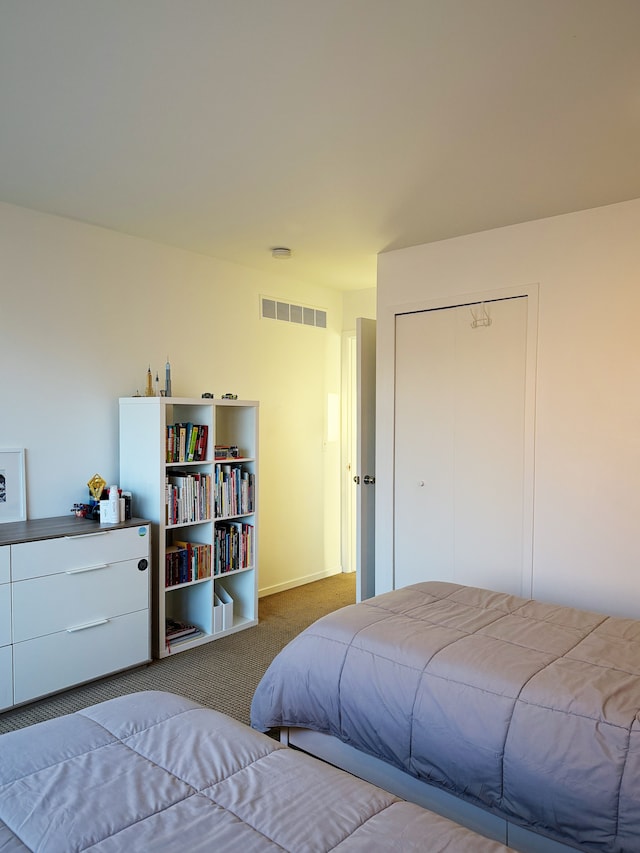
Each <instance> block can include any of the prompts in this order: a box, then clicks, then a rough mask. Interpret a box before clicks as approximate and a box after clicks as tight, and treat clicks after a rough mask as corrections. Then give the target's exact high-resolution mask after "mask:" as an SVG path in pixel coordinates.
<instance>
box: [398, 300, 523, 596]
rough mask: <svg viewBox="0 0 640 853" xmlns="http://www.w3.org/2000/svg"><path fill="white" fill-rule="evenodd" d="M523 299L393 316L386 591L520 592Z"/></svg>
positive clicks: (521, 578) (521, 550) (521, 577)
mask: <svg viewBox="0 0 640 853" xmlns="http://www.w3.org/2000/svg"><path fill="white" fill-rule="evenodd" d="M526 365H527V297H526V296H523V297H518V298H513V299H503V300H495V301H491V302H487V303H477V304H474V305H464V306H458V307H453V308H445V309H438V310H431V311H418V312H415V313H409V314H399V315H398V316H397V317H396V376H395V448H394V586H395V587H402V586H406V585H407V584H410V583H416V582H418V581H422V580H448V581H453V582H455V583H462V584H469V585H472V586H481V587H487V588H490V589H497V590H501V591H504V592H510V593H513V594H518V595H520V594H526V592H527V590H526V589H523V542H524V541H525V539H526V536H527V535H528V534H526V535H525V532H524V529H523V525H524V524H525V523H526V524H529V523H530V519H526V521H525V520H524V519H523V515H524V512H525V508H527V507H528V506H529V502H528V500H527V499H526V497H525V494H524V488H525V476H524V469H525V464H524V460H525V402H526Z"/></svg>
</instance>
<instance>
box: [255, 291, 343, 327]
mask: <svg viewBox="0 0 640 853" xmlns="http://www.w3.org/2000/svg"><path fill="white" fill-rule="evenodd" d="M260 316H261V317H262V319H263V320H284V322H285V323H296V324H297V325H299V326H315V327H316V328H317V329H326V328H327V312H326V310H325V309H324V308H312V307H311V306H310V305H300V304H298V303H290V302H282V301H281V300H280V299H273V298H271V297H269V296H261V297H260Z"/></svg>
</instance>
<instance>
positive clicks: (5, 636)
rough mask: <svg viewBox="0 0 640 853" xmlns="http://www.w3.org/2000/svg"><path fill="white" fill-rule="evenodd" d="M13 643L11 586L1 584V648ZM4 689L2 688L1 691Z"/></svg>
mask: <svg viewBox="0 0 640 853" xmlns="http://www.w3.org/2000/svg"><path fill="white" fill-rule="evenodd" d="M10 642H11V586H10V585H9V584H8V583H3V584H0V647H2V646H8V645H9V643H10ZM1 690H2V687H0V691H1Z"/></svg>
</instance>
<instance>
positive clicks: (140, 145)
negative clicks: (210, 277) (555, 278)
mask: <svg viewBox="0 0 640 853" xmlns="http://www.w3.org/2000/svg"><path fill="white" fill-rule="evenodd" d="M0 121H1V126H0V127H1V129H0V201H5V202H9V203H13V204H18V205H22V206H25V207H30V208H34V209H37V210H41V211H46V212H49V213H54V214H60V215H63V216H67V217H72V218H74V219H79V220H83V221H86V222H91V223H95V224H98V225H103V226H106V227H107V228H112V229H115V230H117V231H122V232H125V233H127V234H133V235H139V236H141V237H146V238H149V239H151V240H154V241H158V242H162V243H168V244H171V245H173V246H179V247H183V248H185V249H189V250H192V251H196V252H201V253H204V254H207V255H213V256H216V257H219V258H222V259H227V260H230V261H234V262H237V263H240V264H244V265H247V266H250V267H253V268H258V269H267V270H270V271H272V272H274V271H275V272H278V273H279V274H284V275H290V276H293V277H294V278H296V279H299V280H303V281H309V282H312V283H316V284H322V285H327V286H330V287H335V288H338V289H355V288H361V287H371V286H373V285H375V269H376V254H377V253H378V252H382V251H385V250H387V249H392V248H400V247H405V246H410V245H415V244H419V243H425V242H429V241H432V240H440V239H443V238H446V237H450V236H455V235H459V234H465V233H469V232H474V231H480V230H483V229H486V228H493V227H497V226H501V225H507V224H512V223H516V222H522V221H526V220H530V219H537V218H540V217H545V216H551V215H555V214H559V213H566V212H569V211H573V210H579V209H584V208H589V207H596V206H599V205H603V204H610V203H613V202H618V201H623V200H627V199H631V198H637V197H640V0H0ZM275 245H284V246H289V247H291V249H292V250H293V257H292V258H291V260H288V261H274V260H273V259H272V258H271V256H270V253H269V248H270V247H271V246H275ZM274 265H275V266H274Z"/></svg>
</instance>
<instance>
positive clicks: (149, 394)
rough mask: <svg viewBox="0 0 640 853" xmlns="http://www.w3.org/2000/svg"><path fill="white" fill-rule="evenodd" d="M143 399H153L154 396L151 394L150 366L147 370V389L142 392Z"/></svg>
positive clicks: (151, 377) (151, 378)
mask: <svg viewBox="0 0 640 853" xmlns="http://www.w3.org/2000/svg"><path fill="white" fill-rule="evenodd" d="M144 396H145V397H155V396H156V395H155V394H154V393H153V376H152V375H151V365H149V369H148V370H147V387H146V388H145V391H144Z"/></svg>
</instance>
